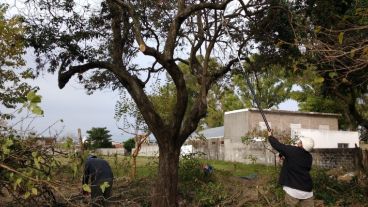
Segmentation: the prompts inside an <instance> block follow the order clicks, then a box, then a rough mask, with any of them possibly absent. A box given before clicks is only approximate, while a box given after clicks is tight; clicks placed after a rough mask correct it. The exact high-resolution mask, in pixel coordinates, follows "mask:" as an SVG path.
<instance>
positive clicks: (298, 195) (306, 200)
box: [268, 131, 314, 207]
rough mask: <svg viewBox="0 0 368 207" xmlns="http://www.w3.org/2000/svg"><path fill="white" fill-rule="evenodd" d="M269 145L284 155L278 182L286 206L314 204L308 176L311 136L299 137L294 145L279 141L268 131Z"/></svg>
mask: <svg viewBox="0 0 368 207" xmlns="http://www.w3.org/2000/svg"><path fill="white" fill-rule="evenodd" d="M268 136H269V137H268V141H269V142H270V144H271V146H272V147H273V148H274V149H275V150H277V151H278V152H279V153H280V154H282V155H283V156H284V161H283V165H282V168H281V172H280V177H279V184H280V185H282V186H283V190H284V191H285V203H286V205H287V206H297V205H298V204H299V205H300V206H302V207H310V206H314V199H313V191H312V188H313V183H312V178H311V176H310V173H309V172H310V170H311V167H312V160H313V159H312V155H311V154H310V153H309V152H310V151H311V150H312V149H313V147H314V141H313V139H311V138H300V139H299V140H298V142H297V143H296V145H295V146H292V145H285V144H282V143H280V142H279V141H278V140H277V139H276V138H275V137H274V136H273V135H272V131H269V132H268Z"/></svg>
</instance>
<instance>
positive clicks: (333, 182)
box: [312, 169, 368, 206]
mask: <svg viewBox="0 0 368 207" xmlns="http://www.w3.org/2000/svg"><path fill="white" fill-rule="evenodd" d="M312 176H313V182H314V194H315V198H316V199H320V200H323V201H324V202H325V204H327V205H336V204H338V205H340V206H349V205H352V204H356V203H357V202H359V203H361V204H365V203H368V198H367V196H366V195H368V187H367V186H361V185H360V184H359V183H358V178H357V177H354V179H352V180H351V181H350V182H339V181H338V180H337V179H336V178H335V177H333V176H328V175H327V174H326V170H322V169H317V170H315V171H313V174H312Z"/></svg>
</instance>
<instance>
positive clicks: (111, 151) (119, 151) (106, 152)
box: [96, 148, 126, 155]
mask: <svg viewBox="0 0 368 207" xmlns="http://www.w3.org/2000/svg"><path fill="white" fill-rule="evenodd" d="M96 152H97V153H98V154H101V155H114V154H118V155H125V153H126V150H125V149H124V148H98V149H96Z"/></svg>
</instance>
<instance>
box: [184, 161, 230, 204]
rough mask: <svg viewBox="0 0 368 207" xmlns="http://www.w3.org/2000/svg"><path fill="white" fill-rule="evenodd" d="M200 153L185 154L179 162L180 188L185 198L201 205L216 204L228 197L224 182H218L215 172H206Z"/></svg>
mask: <svg viewBox="0 0 368 207" xmlns="http://www.w3.org/2000/svg"><path fill="white" fill-rule="evenodd" d="M199 157H200V155H198V154H190V155H184V156H182V157H181V159H180V164H179V190H180V193H181V194H182V195H183V196H184V198H186V199H188V200H189V201H190V202H191V203H193V204H195V205H199V206H214V205H215V204H218V203H220V202H221V201H223V200H224V199H226V197H227V194H226V190H225V189H224V186H223V185H222V183H218V182H216V175H215V172H214V171H212V172H211V173H209V174H206V173H205V172H204V169H203V166H204V163H202V162H201V160H200V159H199Z"/></svg>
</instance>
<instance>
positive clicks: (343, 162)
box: [312, 148, 360, 170]
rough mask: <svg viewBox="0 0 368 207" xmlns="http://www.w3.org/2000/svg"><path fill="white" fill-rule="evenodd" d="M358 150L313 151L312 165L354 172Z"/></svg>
mask: <svg viewBox="0 0 368 207" xmlns="http://www.w3.org/2000/svg"><path fill="white" fill-rule="evenodd" d="M359 150H360V149H359V148H356V149H315V150H313V152H312V156H313V165H315V166H318V167H322V168H339V167H343V168H345V169H347V170H355V169H356V167H357V166H358V153H359Z"/></svg>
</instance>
